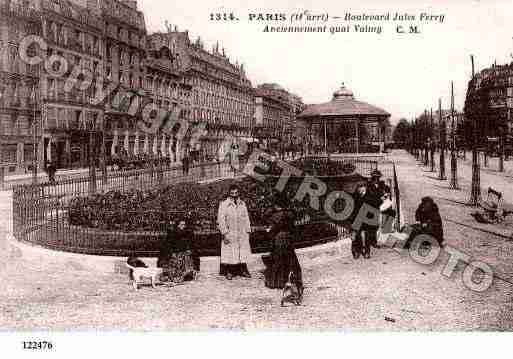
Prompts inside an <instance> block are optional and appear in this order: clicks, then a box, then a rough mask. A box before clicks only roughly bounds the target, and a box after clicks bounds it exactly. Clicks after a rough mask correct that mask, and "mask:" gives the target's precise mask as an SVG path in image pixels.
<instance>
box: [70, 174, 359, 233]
mask: <svg viewBox="0 0 513 359" xmlns="http://www.w3.org/2000/svg"><path fill="white" fill-rule="evenodd" d="M278 180H279V178H278V177H274V176H268V177H267V179H266V181H265V182H263V183H262V182H258V181H256V180H254V179H252V178H249V177H246V178H244V179H242V180H235V179H228V180H222V181H217V182H214V183H209V184H198V183H182V184H175V185H171V186H168V187H165V188H158V189H154V190H150V191H140V190H131V191H128V192H125V193H121V192H119V191H113V192H109V193H106V194H97V195H94V196H89V197H77V198H74V199H73V200H72V201H71V202H70V204H69V208H68V216H69V223H70V224H71V225H75V226H83V227H87V228H98V229H102V230H117V231H122V232H133V231H163V230H164V229H165V228H166V226H167V224H168V223H169V222H172V221H176V220H178V219H182V218H183V219H186V220H187V221H188V222H189V223H190V224H191V225H192V226H193V228H194V230H195V231H215V230H216V217H217V210H218V205H219V203H220V202H221V201H222V200H224V199H225V198H226V195H227V193H228V189H229V187H230V185H232V184H233V183H234V182H237V184H238V185H239V187H240V189H241V196H242V198H243V200H244V201H245V202H246V204H247V206H248V211H249V214H250V220H251V224H252V225H253V226H267V225H268V224H269V223H268V222H267V220H266V219H267V218H269V217H270V216H269V215H270V213H271V211H272V208H273V204H274V203H275V202H276V197H277V196H279V195H285V196H286V197H287V198H288V200H289V202H288V204H289V208H290V209H291V210H292V211H293V212H294V214H295V216H296V218H297V220H298V222H309V221H320V220H323V219H325V218H326V216H325V214H324V211H323V210H322V208H323V198H321V207H320V208H321V209H320V210H315V209H313V208H311V207H310V202H309V201H310V198H309V196H306V197H305V198H303V200H302V201H301V202H299V201H297V200H295V199H294V197H295V195H296V193H297V192H298V191H297V190H298V188H299V185H300V184H301V183H302V182H303V180H304V178H303V177H292V178H291V179H290V180H289V184H288V185H287V187H286V189H285V192H284V194H279V193H278V192H277V191H276V190H275V189H274V187H275V185H276V183H277V181H278ZM322 180H323V182H324V183H326V184H327V186H328V188H329V190H344V191H346V192H351V193H352V192H353V190H354V186H355V184H356V183H358V182H361V181H363V180H364V178H363V177H361V176H359V175H354V174H353V175H349V176H338V177H323V178H322ZM343 206H344V203H343V201H337V202H336V203H335V210H337V209H342V208H343Z"/></svg>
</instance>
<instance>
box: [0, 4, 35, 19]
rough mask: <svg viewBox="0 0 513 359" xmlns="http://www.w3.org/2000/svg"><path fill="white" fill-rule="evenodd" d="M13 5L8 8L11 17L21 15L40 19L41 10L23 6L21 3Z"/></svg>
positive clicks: (25, 17)
mask: <svg viewBox="0 0 513 359" xmlns="http://www.w3.org/2000/svg"><path fill="white" fill-rule="evenodd" d="M10 5H11V6H10V7H9V8H8V9H7V12H8V16H10V17H12V16H13V17H21V18H24V19H28V20H31V21H39V20H40V18H39V11H37V10H36V9H32V8H27V7H23V6H21V5H20V4H10Z"/></svg>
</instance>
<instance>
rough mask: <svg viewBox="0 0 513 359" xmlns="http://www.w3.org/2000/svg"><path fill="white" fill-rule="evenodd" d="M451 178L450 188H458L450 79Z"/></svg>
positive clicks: (452, 91) (452, 97) (452, 93)
mask: <svg viewBox="0 0 513 359" xmlns="http://www.w3.org/2000/svg"><path fill="white" fill-rule="evenodd" d="M451 121H452V123H451V180H450V188H451V189H458V158H457V156H456V154H457V150H456V124H455V119H454V82H452V81H451Z"/></svg>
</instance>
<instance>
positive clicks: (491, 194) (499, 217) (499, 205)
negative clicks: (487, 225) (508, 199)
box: [480, 187, 513, 222]
mask: <svg viewBox="0 0 513 359" xmlns="http://www.w3.org/2000/svg"><path fill="white" fill-rule="evenodd" d="M480 206H481V208H483V209H484V210H485V212H486V214H487V215H488V216H489V218H490V219H492V220H494V221H496V222H502V221H503V220H504V218H505V217H506V216H508V215H511V214H513V207H512V206H509V205H506V204H505V203H504V196H503V194H502V192H499V191H496V190H494V189H493V188H491V187H490V188H488V195H487V198H486V200H482V201H481V203H480Z"/></svg>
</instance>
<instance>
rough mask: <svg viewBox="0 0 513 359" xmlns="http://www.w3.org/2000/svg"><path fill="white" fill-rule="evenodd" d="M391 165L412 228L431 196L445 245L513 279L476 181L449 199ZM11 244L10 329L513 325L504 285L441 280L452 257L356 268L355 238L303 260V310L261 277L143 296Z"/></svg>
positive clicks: (6, 265)
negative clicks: (477, 214)
mask: <svg viewBox="0 0 513 359" xmlns="http://www.w3.org/2000/svg"><path fill="white" fill-rule="evenodd" d="M391 159H393V160H394V161H395V162H396V163H397V172H398V178H399V184H400V188H401V198H402V202H403V203H402V206H403V210H404V211H405V219H406V221H407V222H411V221H412V219H413V217H414V211H415V208H416V206H417V204H418V203H419V201H420V199H421V198H422V197H423V196H426V195H430V196H433V197H434V198H435V200H436V202H437V203H438V204H439V207H440V212H441V215H442V218H443V220H444V224H445V233H446V235H445V238H446V241H447V244H448V245H450V246H452V247H455V248H458V249H460V250H462V251H464V252H466V253H467V254H469V255H470V256H471V257H472V258H475V259H478V260H481V261H484V262H486V263H488V264H490V265H492V266H493V267H494V268H495V270H496V272H497V273H500V274H501V276H502V277H504V278H506V279H511V281H513V275H512V274H513V261H512V260H511V259H512V258H513V241H512V240H511V233H509V236H510V239H507V237H508V233H507V231H508V230H509V231H511V227H507V226H506V227H505V228H502V229H501V228H499V229H494V228H485V227H483V226H482V225H478V224H477V223H476V222H475V221H474V219H473V218H472V217H471V216H470V214H471V212H472V211H473V210H474V209H472V208H469V207H466V206H465V205H464V204H462V203H464V202H465V200H466V196H467V195H468V193H469V191H468V181H467V180H466V179H462V181H461V183H462V185H463V190H462V191H450V190H449V189H448V183H447V181H445V182H441V181H438V180H436V179H435V177H436V174H434V173H431V172H426V171H427V169H425V168H423V167H419V166H417V164H416V161H415V159H414V158H412V157H411V156H409V155H407V154H406V153H405V152H403V151H398V152H394V154H393V155H392V156H391ZM461 175H462V176H463V177H465V178H466V176H467V175H468V173H466V172H465V170H462V173H461ZM486 176H488V174H487V175H486ZM486 176H483V177H484V180H486ZM504 181H509V180H508V179H505V180H504ZM506 187H507V186H506ZM509 188H511V186H510V187H509ZM1 196H2V197H1V200H0V205H1V208H0V211H1V214H2V222H1V224H2V230H3V233H4V234H6V233H7V232H9V231H11V230H12V229H11V228H10V226H11V213H10V205H11V203H10V199H9V195H8V194H7V192H3V193H2V194H1ZM510 198H511V197H510ZM495 232H497V233H499V234H502V235H501V236H499V235H497V234H495ZM4 237H5V236H2V241H1V242H0V248H1V253H2V256H1V262H0V279H1V281H2V287H3V290H2V291H1V292H0V303H1V304H0V328H1V329H2V330H72V329H74V330H86V329H100V330H198V329H199V330H207V329H236V330H255V329H257V330H258V329H293V330H297V329H303V330H333V329H337V330H348V331H369V330H377V331H384V330H386V331H397V330H406V331H413V330H425V331H448V330H451V331H452V330H459V331H461V330H463V331H467V330H511V329H513V317H512V314H511V313H512V312H513V311H512V309H513V308H512V302H511V298H512V294H513V285H512V284H509V283H507V282H505V281H502V280H495V281H494V283H493V285H492V287H491V288H490V289H489V290H487V291H486V292H484V293H476V292H472V291H470V290H468V289H467V288H466V287H465V286H464V284H463V282H462V279H461V278H462V275H461V274H462V270H463V267H462V266H458V269H457V270H456V272H455V273H454V274H453V276H452V277H451V278H450V279H448V278H446V277H444V276H442V275H441V274H440V272H441V271H442V270H443V268H444V267H445V265H446V263H447V259H448V256H447V255H442V256H441V257H440V258H439V260H438V261H437V262H436V263H435V264H434V265H431V266H424V265H421V264H418V263H415V262H414V261H413V260H412V259H411V258H410V257H409V255H408V254H407V253H403V254H398V253H397V252H396V251H395V250H393V249H390V248H383V249H378V250H374V252H373V255H372V258H371V259H370V260H362V259H360V260H358V261H355V260H353V258H352V256H351V251H350V244H349V242H348V241H343V242H342V243H335V244H333V245H332V246H328V247H326V248H327V249H326V251H325V252H324V253H315V254H312V253H310V254H308V253H304V254H300V255H299V257H300V261H301V263H302V266H303V272H304V273H303V276H304V278H305V284H306V291H305V300H304V303H303V305H302V306H300V307H294V306H289V307H286V308H281V307H280V304H279V302H280V298H281V291H277V290H276V291H275V290H268V289H266V288H265V287H264V282H263V276H262V274H261V273H258V272H254V273H253V278H252V279H237V280H234V281H231V282H228V281H226V280H224V279H222V278H221V277H218V276H216V275H207V274H202V275H201V276H200V278H199V280H198V281H196V282H193V283H189V284H186V285H181V286H177V287H174V288H166V287H159V288H157V289H151V288H149V287H144V288H142V289H141V290H140V291H138V292H134V291H133V288H132V287H131V286H130V284H129V281H128V278H127V276H126V275H120V274H114V273H109V272H105V273H102V272H99V271H95V272H93V271H88V270H84V268H82V267H81V266H79V265H74V264H73V263H66V262H63V261H62V260H59V259H58V256H56V257H52V256H48V257H47V258H45V260H42V261H40V262H34V261H30V260H29V259H27V258H25V257H24V256H23V252H22V251H20V250H19V248H18V247H14V246H12V245H11V243H10V242H9V241H6V240H5V238H4Z"/></svg>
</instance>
